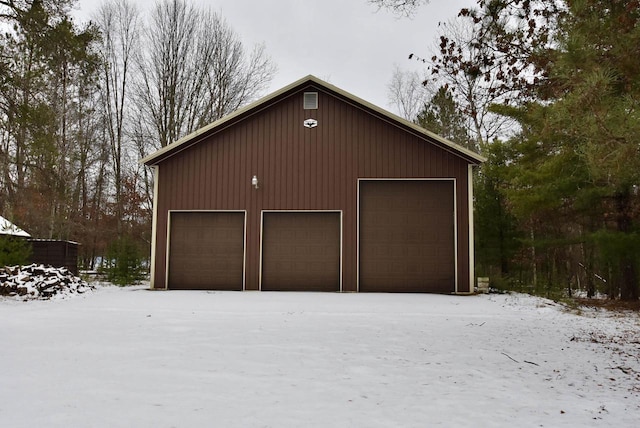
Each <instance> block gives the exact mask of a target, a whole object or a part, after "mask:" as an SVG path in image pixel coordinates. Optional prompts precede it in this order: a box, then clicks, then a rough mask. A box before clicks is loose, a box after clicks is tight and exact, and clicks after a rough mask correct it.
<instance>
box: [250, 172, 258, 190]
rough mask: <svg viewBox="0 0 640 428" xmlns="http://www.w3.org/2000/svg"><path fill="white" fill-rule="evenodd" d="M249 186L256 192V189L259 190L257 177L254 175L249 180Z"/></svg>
mask: <svg viewBox="0 0 640 428" xmlns="http://www.w3.org/2000/svg"><path fill="white" fill-rule="evenodd" d="M251 185H252V186H253V187H254V188H255V189H256V190H258V189H259V187H258V176H257V175H254V176H253V178H252V179H251Z"/></svg>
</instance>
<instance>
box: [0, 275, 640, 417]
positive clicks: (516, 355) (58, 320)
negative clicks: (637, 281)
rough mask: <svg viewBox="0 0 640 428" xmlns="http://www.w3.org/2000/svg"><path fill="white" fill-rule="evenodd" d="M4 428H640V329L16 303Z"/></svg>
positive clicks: (469, 308)
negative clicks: (515, 427)
mask: <svg viewBox="0 0 640 428" xmlns="http://www.w3.org/2000/svg"><path fill="white" fill-rule="evenodd" d="M0 323H1V326H2V328H1V329H0V426H3V427H35V426H41V427H154V428H155V427H213V426H220V427H426V426H446V427H458V426H460V427H468V426H473V427H488V426H491V427H514V426H517V427H541V426H542V427H605V426H617V427H637V426H640V319H639V318H638V315H637V314H630V315H628V316H620V315H619V314H615V313H610V312H606V311H602V310H600V311H595V310H584V311H583V312H582V313H581V314H576V313H570V312H568V311H566V310H564V309H563V308H562V307H561V306H559V305H556V304H554V303H551V302H549V301H546V300H542V299H538V298H534V297H529V296H524V295H482V296H468V297H464V296H441V295H406V294H335V293H267V292H264V293H260V292H243V293H240V292H198V291H194V292H187V291H171V292H158V291H148V290H146V289H144V287H130V288H117V287H98V288H97V289H96V291H93V292H89V293H86V294H83V295H74V296H71V297H70V298H67V299H63V300H49V301H28V302H23V301H18V300H15V299H6V298H5V299H0Z"/></svg>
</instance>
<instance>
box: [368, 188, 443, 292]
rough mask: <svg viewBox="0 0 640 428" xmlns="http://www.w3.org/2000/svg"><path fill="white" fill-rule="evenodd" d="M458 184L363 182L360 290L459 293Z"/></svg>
mask: <svg viewBox="0 0 640 428" xmlns="http://www.w3.org/2000/svg"><path fill="white" fill-rule="evenodd" d="M453 184H454V183H453V181H452V180H388V181H380V180H370V181H368V180H363V181H361V182H360V247H359V253H360V271H359V286H360V291H374V292H438V293H442V292H445V293H448V292H454V291H455V255H454V252H455V232H454V202H453V197H454V192H453Z"/></svg>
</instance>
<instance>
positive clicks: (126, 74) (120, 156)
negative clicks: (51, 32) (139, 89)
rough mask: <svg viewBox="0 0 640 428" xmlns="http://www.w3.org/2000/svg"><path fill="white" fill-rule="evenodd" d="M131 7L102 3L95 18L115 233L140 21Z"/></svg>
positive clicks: (118, 0)
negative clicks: (112, 185) (109, 155)
mask: <svg viewBox="0 0 640 428" xmlns="http://www.w3.org/2000/svg"><path fill="white" fill-rule="evenodd" d="M139 16H140V15H139V12H138V10H137V8H136V7H135V5H133V4H132V3H131V2H129V1H128V0H113V1H112V2H111V3H104V4H103V5H102V6H101V7H100V9H99V10H98V14H97V17H96V20H97V23H98V26H99V28H100V30H101V33H102V46H101V48H100V53H101V57H102V58H101V59H102V73H101V74H102V76H101V80H102V83H103V86H104V87H103V90H102V91H101V95H102V104H103V107H104V110H103V114H104V126H105V128H106V132H107V136H108V141H109V147H110V152H111V161H112V163H111V165H112V169H113V181H114V191H115V207H116V218H117V219H118V227H117V228H118V233H120V231H121V219H122V206H123V201H122V194H121V190H122V177H123V161H124V160H125V159H127V158H128V157H127V156H125V154H126V151H127V147H126V141H125V138H126V135H125V134H126V132H127V130H128V128H129V129H130V128H131V123H130V116H131V112H130V101H131V96H130V93H129V92H130V85H131V78H132V72H133V67H132V65H133V64H132V62H133V57H134V53H135V52H136V51H137V50H138V49H139V43H140V37H139V35H140V18H139Z"/></svg>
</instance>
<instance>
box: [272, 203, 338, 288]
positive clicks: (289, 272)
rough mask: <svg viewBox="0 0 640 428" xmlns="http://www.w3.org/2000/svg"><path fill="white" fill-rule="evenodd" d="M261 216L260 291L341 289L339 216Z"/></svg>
mask: <svg viewBox="0 0 640 428" xmlns="http://www.w3.org/2000/svg"><path fill="white" fill-rule="evenodd" d="M263 215H264V217H263V224H262V230H263V232H262V287H261V289H262V290H265V291H276V290H278V291H339V290H340V213H337V212H265V213H264V214H263Z"/></svg>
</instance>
